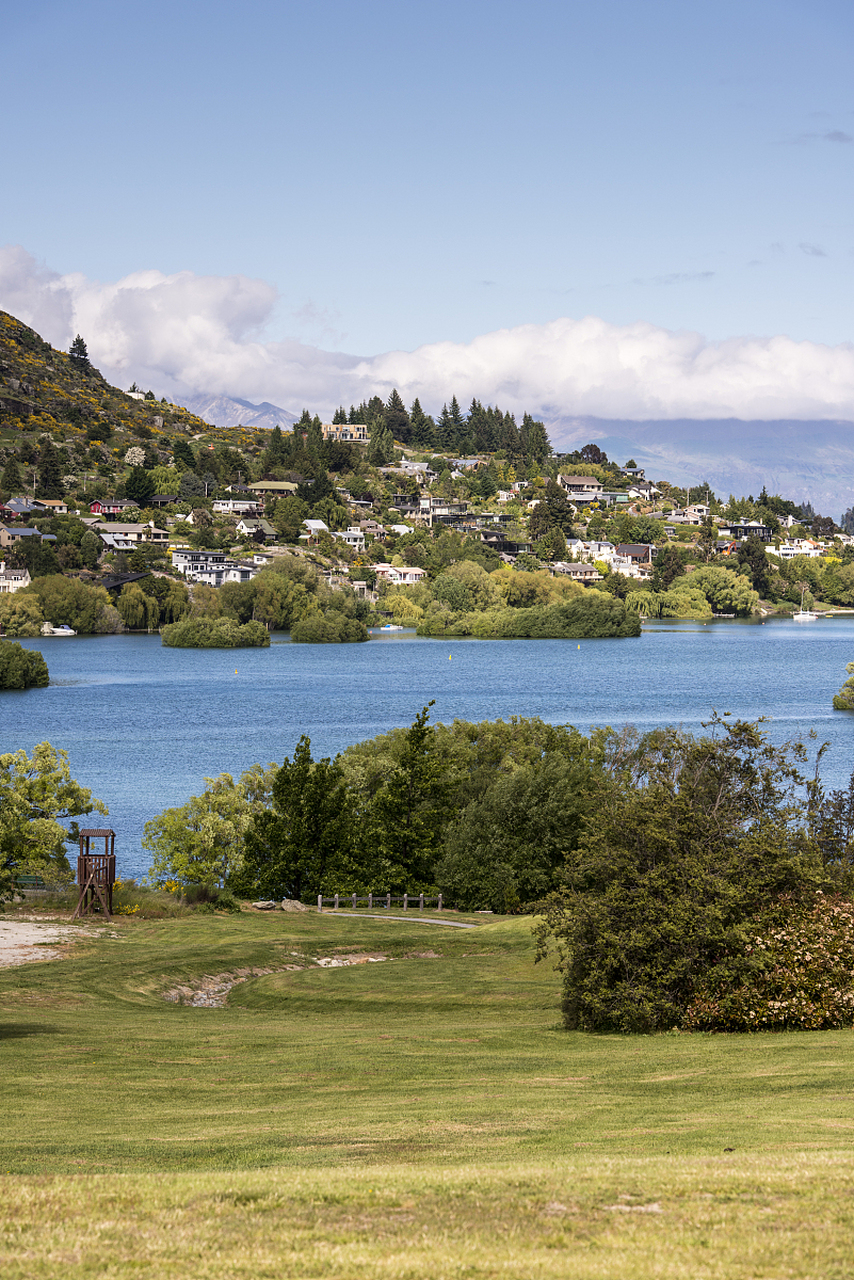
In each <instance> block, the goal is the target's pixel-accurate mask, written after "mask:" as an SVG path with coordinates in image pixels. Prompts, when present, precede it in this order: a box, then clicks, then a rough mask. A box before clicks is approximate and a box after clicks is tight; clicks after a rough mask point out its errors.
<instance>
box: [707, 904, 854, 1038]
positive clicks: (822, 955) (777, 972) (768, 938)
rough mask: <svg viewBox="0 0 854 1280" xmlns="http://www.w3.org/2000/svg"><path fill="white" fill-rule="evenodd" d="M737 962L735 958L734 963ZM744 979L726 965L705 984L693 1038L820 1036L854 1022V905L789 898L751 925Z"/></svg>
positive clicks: (744, 957)
mask: <svg viewBox="0 0 854 1280" xmlns="http://www.w3.org/2000/svg"><path fill="white" fill-rule="evenodd" d="M732 958H733V959H736V957H732ZM741 958H742V960H746V962H747V966H746V969H745V968H744V967H742V968H741V977H740V979H739V980H737V981H735V982H733V981H728V980H727V976H726V975H727V969H728V966H727V964H726V962H724V963H722V964H721V965H719V966H716V967H715V968H714V969H713V970H712V971H711V973H710V974H709V976H708V978H707V979H706V980H705V981H704V982H702V983H701V984H700V986H699V987H698V989H697V991H696V993H695V997H694V999H693V1001H692V1003H691V1005H690V1006H689V1008H688V1010H687V1012H686V1015H685V1019H684V1021H683V1023H682V1026H683V1028H684V1029H685V1030H688V1031H783V1030H795V1029H799V1030H802V1031H821V1030H824V1029H826V1028H828V1027H842V1026H850V1025H851V1024H852V1023H854V904H853V903H851V902H849V901H848V900H847V899H845V898H841V897H825V896H824V895H823V894H821V893H820V892H819V893H818V894H817V895H816V897H815V898H814V899H812V900H809V901H806V902H799V901H796V900H793V899H792V897H791V896H789V895H786V896H784V897H781V898H779V899H778V900H777V902H776V903H775V904H774V906H773V907H772V908H771V909H770V910H768V911H766V912H764V913H763V914H762V915H761V916H759V917H757V918H756V919H755V920H753V921H751V922H749V924H748V926H747V940H746V943H745V946H744V949H743V953H742V957H741Z"/></svg>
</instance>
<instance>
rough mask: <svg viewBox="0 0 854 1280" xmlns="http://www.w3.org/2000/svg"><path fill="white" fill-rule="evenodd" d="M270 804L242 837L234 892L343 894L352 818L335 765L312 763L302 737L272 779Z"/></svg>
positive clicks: (308, 745) (349, 862)
mask: <svg viewBox="0 0 854 1280" xmlns="http://www.w3.org/2000/svg"><path fill="white" fill-rule="evenodd" d="M272 798H273V804H272V808H271V809H269V810H267V811H266V812H264V813H260V814H258V815H257V816H256V818H255V820H254V821H253V823H252V825H251V827H250V828H249V829H248V830H247V832H246V842H245V852H244V858H243V866H242V869H241V870H240V871H239V872H238V873H236V874H235V875H234V876H233V877H232V881H231V883H232V887H233V888H234V890H235V892H237V893H241V894H246V895H247V896H248V895H252V896H259V897H263V898H268V899H275V898H296V899H298V900H303V899H308V898H313V897H314V896H316V895H317V894H320V893H327V892H330V891H335V890H336V889H338V888H342V887H343V884H342V881H345V882H346V881H347V879H348V878H349V877H350V876H351V875H352V870H353V868H352V860H351V851H352V841H353V825H354V815H353V806H352V800H351V796H350V793H349V790H348V788H347V785H346V783H345V781H344V777H343V774H342V771H341V767H340V765H338V764H337V763H333V762H332V761H331V760H329V759H323V760H313V759H312V756H311V742H310V740H309V739H308V738H307V737H305V736H303V737H301V738H300V740H299V742H298V744H297V747H296V750H295V751H294V757H293V760H290V759H288V758H287V757H286V758H285V761H284V763H283V765H282V767H281V769H279V770H278V772H277V773H276V776H275V779H274V781H273V788H272Z"/></svg>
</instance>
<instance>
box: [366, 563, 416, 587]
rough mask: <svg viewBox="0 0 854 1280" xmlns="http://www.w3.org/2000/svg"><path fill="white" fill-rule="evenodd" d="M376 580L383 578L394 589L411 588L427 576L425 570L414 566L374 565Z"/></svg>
mask: <svg viewBox="0 0 854 1280" xmlns="http://www.w3.org/2000/svg"><path fill="white" fill-rule="evenodd" d="M374 570H375V572H376V575H377V577H378V578H384V579H385V581H386V582H390V583H391V584H392V586H395V587H412V586H414V585H415V584H416V583H418V582H420V581H421V580H422V578H425V577H426V576H427V570H426V569H419V568H417V567H416V566H414V565H395V564H375V565H374Z"/></svg>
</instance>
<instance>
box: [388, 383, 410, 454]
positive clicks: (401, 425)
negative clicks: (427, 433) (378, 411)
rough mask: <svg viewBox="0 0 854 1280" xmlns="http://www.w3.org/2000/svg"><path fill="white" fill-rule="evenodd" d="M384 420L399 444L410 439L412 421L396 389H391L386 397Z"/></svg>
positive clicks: (406, 442)
mask: <svg viewBox="0 0 854 1280" xmlns="http://www.w3.org/2000/svg"><path fill="white" fill-rule="evenodd" d="M385 422H386V426H387V427H388V429H389V431H390V432H391V434H392V435H393V436H394V438H395V440H399V441H400V443H401V444H409V442H410V440H411V439H412V423H411V422H410V420H409V414H408V413H407V412H406V406H405V404H404V403H403V401H402V400H401V398H400V394H399V393H398V391H397V390H394V391H392V393H391V395H390V396H389V398H388V403H387V404H386V407H385Z"/></svg>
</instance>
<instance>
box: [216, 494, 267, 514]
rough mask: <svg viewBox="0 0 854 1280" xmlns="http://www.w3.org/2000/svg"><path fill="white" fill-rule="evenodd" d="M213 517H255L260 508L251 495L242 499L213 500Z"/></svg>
mask: <svg viewBox="0 0 854 1280" xmlns="http://www.w3.org/2000/svg"><path fill="white" fill-rule="evenodd" d="M213 509H214V515H218V516H255V515H258V513H259V512H260V510H261V508H260V506H259V505H258V502H257V501H256V499H255V498H254V497H253V496H252V494H249V495H244V496H243V497H233V498H214V502H213Z"/></svg>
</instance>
